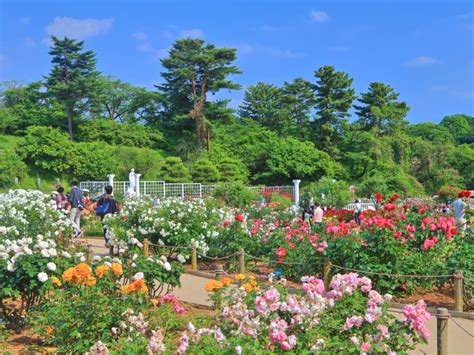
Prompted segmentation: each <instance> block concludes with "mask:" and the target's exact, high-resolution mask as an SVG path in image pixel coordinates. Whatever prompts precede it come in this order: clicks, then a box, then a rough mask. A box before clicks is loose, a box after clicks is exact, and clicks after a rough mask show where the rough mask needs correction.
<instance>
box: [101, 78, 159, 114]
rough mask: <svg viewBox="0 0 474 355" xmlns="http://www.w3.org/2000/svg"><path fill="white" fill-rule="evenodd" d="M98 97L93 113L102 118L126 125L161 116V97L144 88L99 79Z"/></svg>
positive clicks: (109, 79)
mask: <svg viewBox="0 0 474 355" xmlns="http://www.w3.org/2000/svg"><path fill="white" fill-rule="evenodd" d="M97 85H98V95H97V96H96V97H95V98H94V105H93V109H92V113H93V114H94V115H96V116H99V117H101V118H107V119H109V120H115V121H120V122H125V123H137V122H140V121H142V120H143V121H149V120H152V118H151V117H150V116H156V115H158V114H160V109H161V104H160V95H159V93H156V92H148V91H147V90H145V89H144V88H141V87H138V86H133V85H130V84H127V83H124V82H123V81H120V80H114V79H113V78H111V77H104V76H101V77H99V80H98V83H97Z"/></svg>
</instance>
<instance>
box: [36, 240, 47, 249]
mask: <svg viewBox="0 0 474 355" xmlns="http://www.w3.org/2000/svg"><path fill="white" fill-rule="evenodd" d="M38 247H39V248H40V249H46V248H47V247H48V243H46V242H44V241H41V242H39V243H38Z"/></svg>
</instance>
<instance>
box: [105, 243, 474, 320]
mask: <svg viewBox="0 0 474 355" xmlns="http://www.w3.org/2000/svg"><path fill="white" fill-rule="evenodd" d="M112 248H113V247H111V253H112V252H113V249H112ZM150 248H151V249H152V250H153V251H154V250H157V251H158V250H159V249H169V250H171V251H176V250H188V251H191V269H192V271H198V257H199V258H202V259H207V260H211V261H223V260H229V259H231V258H234V257H238V272H239V273H240V274H244V273H245V268H246V262H245V258H247V259H250V260H254V261H257V262H258V261H259V262H263V263H267V264H272V263H273V264H277V265H307V263H305V262H286V261H278V260H270V259H264V258H261V257H257V256H253V255H250V254H247V253H245V251H244V249H243V248H240V249H239V251H237V252H234V253H232V254H229V255H224V256H219V257H213V256H208V255H206V254H203V253H199V252H198V246H197V244H196V243H194V242H193V243H192V245H191V246H190V247H189V246H170V245H159V244H154V243H151V242H150V241H149V240H148V239H147V238H145V240H144V241H143V253H144V255H145V256H150ZM218 266H219V268H221V267H222V265H218ZM318 266H321V265H318ZM332 268H335V269H339V270H344V271H351V272H356V273H359V274H366V275H376V276H386V277H399V278H420V279H448V278H452V279H453V280H454V282H453V288H454V301H455V310H456V311H458V312H462V311H463V309H464V304H466V305H467V306H468V307H470V308H472V307H473V306H474V302H473V300H470V299H469V297H468V295H467V290H465V282H466V281H468V282H473V281H474V278H465V277H464V276H463V273H462V271H459V270H457V271H456V272H455V273H454V274H453V275H449V274H445V275H415V274H390V273H387V272H377V271H367V270H359V269H354V268H349V267H345V266H340V265H336V264H333V263H331V262H330V260H329V258H324V260H323V264H322V273H323V279H324V285H325V287H326V289H327V290H329V287H330V283H331V279H332V275H331V269H332ZM315 269H316V267H315Z"/></svg>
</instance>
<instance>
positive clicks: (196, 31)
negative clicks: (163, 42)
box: [179, 28, 204, 38]
mask: <svg viewBox="0 0 474 355" xmlns="http://www.w3.org/2000/svg"><path fill="white" fill-rule="evenodd" d="M179 36H180V37H185V38H187V37H190V38H203V37H204V31H203V30H201V29H200V28H192V29H190V30H183V31H181V33H180V34H179Z"/></svg>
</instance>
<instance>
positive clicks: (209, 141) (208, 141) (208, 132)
mask: <svg viewBox="0 0 474 355" xmlns="http://www.w3.org/2000/svg"><path fill="white" fill-rule="evenodd" d="M207 151H208V152H210V151H211V129H210V128H209V127H207Z"/></svg>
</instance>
